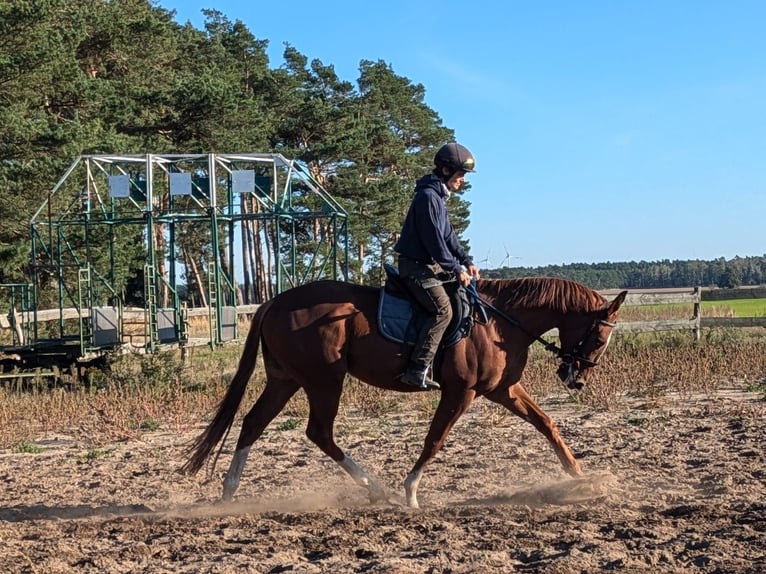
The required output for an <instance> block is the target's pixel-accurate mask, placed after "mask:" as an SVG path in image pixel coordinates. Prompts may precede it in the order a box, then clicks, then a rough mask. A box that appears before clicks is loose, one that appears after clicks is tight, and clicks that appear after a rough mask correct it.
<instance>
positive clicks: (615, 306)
mask: <svg viewBox="0 0 766 574" xmlns="http://www.w3.org/2000/svg"><path fill="white" fill-rule="evenodd" d="M627 294H628V292H627V291H623V292H622V293H620V294H619V295H617V297H615V298H614V299H612V302H611V303H609V308H608V309H607V312H608V313H609V314H610V315H612V314H614V313H616V312H617V311H618V310H619V308H620V306H621V305H622V304H623V302H624V301H625V296H626V295H627Z"/></svg>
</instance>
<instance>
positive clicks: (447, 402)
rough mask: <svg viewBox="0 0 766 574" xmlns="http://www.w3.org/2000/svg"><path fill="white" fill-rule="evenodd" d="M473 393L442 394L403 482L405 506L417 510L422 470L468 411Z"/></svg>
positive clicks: (467, 391) (470, 391)
mask: <svg viewBox="0 0 766 574" xmlns="http://www.w3.org/2000/svg"><path fill="white" fill-rule="evenodd" d="M475 395H476V394H475V393H474V391H472V390H461V391H458V392H457V393H450V392H449V391H448V390H447V389H445V390H444V391H443V392H442V397H441V400H440V401H439V406H438V407H436V412H435V413H434V418H433V420H431V426H430V428H429V429H428V434H427V435H426V440H425V444H424V445H423V452H422V453H421V454H420V458H418V460H417V462H416V463H415V465H414V466H413V467H412V470H411V471H410V473H409V474H408V475H407V478H406V479H405V481H404V492H405V497H406V500H407V506H409V507H411V508H418V484H419V483H420V479H421V478H422V477H423V469H424V467H425V466H426V464H428V462H429V461H430V460H431V459H433V458H434V457H435V456H436V454H437V453H438V452H439V451H440V450H441V448H442V447H443V446H444V441H445V440H446V438H447V435H448V434H449V432H450V430H452V427H453V426H455V423H456V422H457V420H458V419H459V418H460V417H461V416H462V415H463V413H465V411H466V410H468V407H469V406H470V405H471V403H472V402H473V399H474V397H475Z"/></svg>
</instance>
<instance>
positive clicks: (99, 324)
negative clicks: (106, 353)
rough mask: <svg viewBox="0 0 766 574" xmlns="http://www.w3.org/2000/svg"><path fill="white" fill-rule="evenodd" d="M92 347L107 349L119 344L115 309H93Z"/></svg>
mask: <svg viewBox="0 0 766 574" xmlns="http://www.w3.org/2000/svg"><path fill="white" fill-rule="evenodd" d="M92 316H93V345H94V346H95V347H107V346H109V345H116V344H117V343H119V342H120V341H119V338H118V336H119V333H118V332H117V309H116V308H115V307H94V308H93V311H92Z"/></svg>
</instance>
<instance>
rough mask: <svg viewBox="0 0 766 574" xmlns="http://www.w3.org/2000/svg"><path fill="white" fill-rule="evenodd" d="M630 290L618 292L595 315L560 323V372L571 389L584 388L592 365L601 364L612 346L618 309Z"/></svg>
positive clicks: (559, 374)
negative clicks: (564, 323) (568, 322)
mask: <svg viewBox="0 0 766 574" xmlns="http://www.w3.org/2000/svg"><path fill="white" fill-rule="evenodd" d="M627 294H628V292H627V291H623V292H622V293H620V294H619V295H617V297H615V298H614V299H613V300H612V301H611V302H610V303H609V304H608V305H607V306H606V307H605V308H604V309H603V310H601V311H599V312H598V313H596V314H595V316H594V314H590V315H588V316H587V318H585V319H584V320H582V321H573V322H572V324H571V325H570V324H567V325H565V326H559V339H560V341H561V353H560V357H561V364H560V365H559V368H558V371H557V374H558V376H559V378H560V379H561V380H562V381H563V382H564V383H565V384H566V386H567V387H569V388H570V389H575V390H580V389H582V388H583V387H584V386H585V383H586V382H587V381H588V377H589V376H590V373H591V371H592V370H593V367H595V366H596V365H598V362H599V360H601V357H602V356H603V354H604V352H605V351H606V348H607V347H608V346H609V341H610V339H611V337H612V329H613V328H614V326H615V323H616V321H617V314H618V311H619V309H620V306H621V305H622V303H623V301H625V296H626V295H627Z"/></svg>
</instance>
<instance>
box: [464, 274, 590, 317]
mask: <svg viewBox="0 0 766 574" xmlns="http://www.w3.org/2000/svg"><path fill="white" fill-rule="evenodd" d="M477 288H478V290H479V292H480V293H481V294H482V295H486V296H488V297H490V298H491V299H494V300H495V301H496V302H497V303H498V304H499V305H501V306H503V307H523V308H544V309H551V310H553V311H558V312H560V313H569V312H578V311H585V312H588V311H597V310H599V309H601V308H603V306H604V302H605V299H604V298H603V297H602V296H601V295H600V294H599V293H598V292H596V291H594V290H592V289H589V288H588V287H586V286H585V285H581V284H580V283H576V282H575V281H569V280H567V279H560V278H558V277H524V278H522V279H482V280H480V281H479V283H478V285H477Z"/></svg>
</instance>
